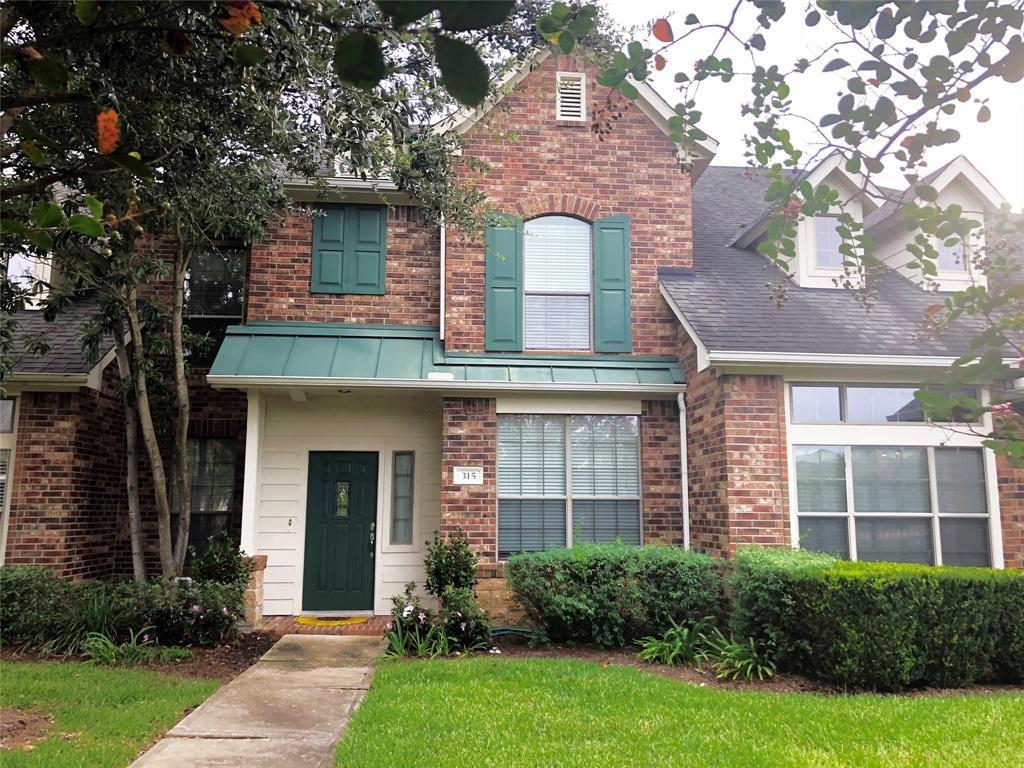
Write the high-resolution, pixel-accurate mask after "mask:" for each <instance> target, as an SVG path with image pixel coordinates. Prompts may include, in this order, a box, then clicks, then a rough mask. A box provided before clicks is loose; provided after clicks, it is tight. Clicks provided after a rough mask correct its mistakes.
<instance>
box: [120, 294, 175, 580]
mask: <svg viewBox="0 0 1024 768" xmlns="http://www.w3.org/2000/svg"><path fill="white" fill-rule="evenodd" d="M127 298H128V302H127V304H128V324H129V326H130V328H131V334H132V356H133V358H134V360H135V370H134V371H133V378H134V380H135V402H136V407H137V408H138V410H139V424H140V425H141V426H142V442H143V445H145V446H146V454H147V455H148V456H149V466H150V470H151V471H152V473H153V491H154V493H155V495H156V520H157V529H158V531H159V534H160V571H161V573H162V574H163V575H164V577H171V576H178V575H180V574H179V572H178V570H177V569H176V568H175V564H174V551H173V548H172V544H171V504H170V500H169V498H168V495H167V488H168V486H167V472H166V471H165V470H164V459H163V456H162V455H161V453H160V441H159V440H158V439H157V435H156V427H155V426H154V425H153V412H152V410H151V409H150V405H149V388H148V386H147V383H146V360H145V356H146V353H145V349H144V347H143V339H142V324H141V323H140V322H139V307H138V304H137V301H138V293H137V292H136V289H135V288H134V287H132V288H130V289H129V290H128V297H127Z"/></svg>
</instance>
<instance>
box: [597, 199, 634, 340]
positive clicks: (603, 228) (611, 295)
mask: <svg viewBox="0 0 1024 768" xmlns="http://www.w3.org/2000/svg"><path fill="white" fill-rule="evenodd" d="M631 303H632V299H631V291H630V272H629V217H627V216H611V217H609V218H606V219H598V220H597V221H595V222H594V351H595V352H630V351H632V349H633V329H632V321H631V316H632V309H631Z"/></svg>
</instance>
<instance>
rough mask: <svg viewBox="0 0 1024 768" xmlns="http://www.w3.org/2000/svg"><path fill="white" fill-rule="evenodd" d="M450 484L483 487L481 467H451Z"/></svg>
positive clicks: (482, 469) (482, 470)
mask: <svg viewBox="0 0 1024 768" xmlns="http://www.w3.org/2000/svg"><path fill="white" fill-rule="evenodd" d="M452 475H453V477H452V482H453V483H455V485H483V484H484V468H483V467H453V468H452Z"/></svg>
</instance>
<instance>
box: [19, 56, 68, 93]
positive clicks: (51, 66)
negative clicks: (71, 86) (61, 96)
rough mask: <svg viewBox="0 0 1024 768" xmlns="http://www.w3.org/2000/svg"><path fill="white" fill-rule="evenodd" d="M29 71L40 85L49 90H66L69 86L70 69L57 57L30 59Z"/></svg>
mask: <svg viewBox="0 0 1024 768" xmlns="http://www.w3.org/2000/svg"><path fill="white" fill-rule="evenodd" d="M27 67H28V73H29V75H30V76H31V77H32V79H33V80H35V81H36V82H37V83H39V85H41V86H43V88H45V89H46V90H48V91H65V90H67V87H68V71H67V69H65V67H64V65H63V64H61V63H60V62H59V61H57V60H56V59H51V58H44V59H36V60H34V61H30V62H29V63H28V65H27Z"/></svg>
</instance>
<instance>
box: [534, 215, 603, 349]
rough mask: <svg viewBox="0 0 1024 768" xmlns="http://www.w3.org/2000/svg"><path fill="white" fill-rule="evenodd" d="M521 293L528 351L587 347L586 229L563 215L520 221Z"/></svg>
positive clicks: (588, 264)
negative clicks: (521, 247)
mask: <svg viewBox="0 0 1024 768" xmlns="http://www.w3.org/2000/svg"><path fill="white" fill-rule="evenodd" d="M523 289H524V290H523V293H524V298H525V300H524V306H523V316H524V317H523V324H524V340H525V344H526V347H527V348H528V349H589V348H590V306H591V301H590V296H591V232H590V225H589V224H587V223H586V222H583V221H580V220H579V219H574V218H571V217H569V216H541V217H540V218H537V219H532V220H531V221H528V222H526V224H525V225H524V227H523Z"/></svg>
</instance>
